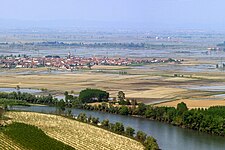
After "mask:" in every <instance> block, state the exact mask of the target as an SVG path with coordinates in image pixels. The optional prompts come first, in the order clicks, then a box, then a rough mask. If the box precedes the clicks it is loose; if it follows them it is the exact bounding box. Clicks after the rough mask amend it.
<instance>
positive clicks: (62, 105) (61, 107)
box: [57, 99, 66, 113]
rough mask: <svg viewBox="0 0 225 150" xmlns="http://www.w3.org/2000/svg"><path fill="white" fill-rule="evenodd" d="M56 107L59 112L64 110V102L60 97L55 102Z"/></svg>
mask: <svg viewBox="0 0 225 150" xmlns="http://www.w3.org/2000/svg"><path fill="white" fill-rule="evenodd" d="M57 106H58V109H59V113H61V112H64V111H65V110H66V108H65V106H66V104H65V102H64V100H63V99H61V100H60V101H59V102H58V103H57Z"/></svg>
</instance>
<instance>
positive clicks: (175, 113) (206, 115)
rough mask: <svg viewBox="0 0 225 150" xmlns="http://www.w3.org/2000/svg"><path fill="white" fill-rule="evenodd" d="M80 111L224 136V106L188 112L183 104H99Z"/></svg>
mask: <svg viewBox="0 0 225 150" xmlns="http://www.w3.org/2000/svg"><path fill="white" fill-rule="evenodd" d="M82 109H87V110H96V111H103V112H108V113H113V114H120V115H134V116H141V117H144V118H149V119H152V120H158V121H162V122H166V123H169V124H172V125H175V126H181V127H183V128H189V129H193V130H198V131H201V132H206V133H209V134H216V135H220V136H225V106H214V107H210V108H208V109H204V108H198V109H191V110H188V108H187V106H186V104H185V103H183V102H182V103H179V104H178V105H177V108H175V107H156V106H152V105H145V104H143V103H139V104H138V106H136V107H129V106H113V105H110V104H109V105H106V104H100V105H98V106H92V105H87V104H85V105H83V107H82Z"/></svg>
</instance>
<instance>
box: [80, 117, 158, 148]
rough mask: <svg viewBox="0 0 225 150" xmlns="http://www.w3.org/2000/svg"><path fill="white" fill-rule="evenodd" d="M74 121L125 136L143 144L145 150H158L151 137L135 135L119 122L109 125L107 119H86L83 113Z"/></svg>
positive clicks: (131, 129) (143, 134)
mask: <svg viewBox="0 0 225 150" xmlns="http://www.w3.org/2000/svg"><path fill="white" fill-rule="evenodd" d="M76 119H77V120H79V121H81V122H85V123H90V124H94V125H98V126H100V127H102V128H104V129H106V130H109V131H111V132H114V133H117V134H120V135H125V136H128V137H130V138H133V139H136V140H138V141H139V142H141V143H143V144H144V146H145V147H146V148H145V149H146V150H158V149H159V146H158V144H157V142H156V140H155V139H154V138H153V137H151V136H147V134H146V133H144V132H142V131H138V132H137V133H136V134H135V129H133V128H132V127H129V126H128V127H126V128H125V127H124V125H123V123H121V122H116V123H110V122H109V120H108V119H106V120H103V121H102V122H100V121H99V118H95V117H92V116H89V117H87V116H86V114H84V113H80V114H79V115H78V116H77V118H76Z"/></svg>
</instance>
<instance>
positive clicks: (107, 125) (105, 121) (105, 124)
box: [101, 119, 109, 128]
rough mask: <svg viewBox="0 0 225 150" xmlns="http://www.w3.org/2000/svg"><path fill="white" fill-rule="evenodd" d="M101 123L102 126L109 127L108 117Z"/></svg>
mask: <svg viewBox="0 0 225 150" xmlns="http://www.w3.org/2000/svg"><path fill="white" fill-rule="evenodd" d="M101 124H102V127H105V128H108V127H109V120H108V119H106V120H103V121H102V123H101Z"/></svg>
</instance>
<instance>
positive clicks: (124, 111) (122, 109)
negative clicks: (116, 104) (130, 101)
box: [119, 106, 129, 115]
mask: <svg viewBox="0 0 225 150" xmlns="http://www.w3.org/2000/svg"><path fill="white" fill-rule="evenodd" d="M119 114H120V115H128V114H129V109H128V107H127V106H121V107H120V109H119Z"/></svg>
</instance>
